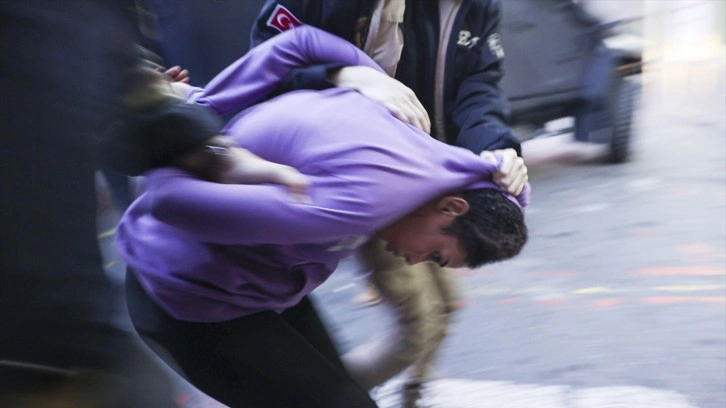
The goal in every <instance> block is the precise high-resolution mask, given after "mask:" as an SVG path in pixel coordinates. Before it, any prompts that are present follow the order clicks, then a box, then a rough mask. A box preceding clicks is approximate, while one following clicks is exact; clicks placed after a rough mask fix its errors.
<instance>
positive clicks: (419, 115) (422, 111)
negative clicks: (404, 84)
mask: <svg viewBox="0 0 726 408" xmlns="http://www.w3.org/2000/svg"><path fill="white" fill-rule="evenodd" d="M406 90H407V92H405V93H404V94H405V95H406V97H407V99H408V103H409V104H410V109H411V112H412V115H413V118H414V120H415V121H416V123H417V125H414V126H416V127H417V128H419V129H421V130H423V131H424V132H426V133H431V119H430V118H429V114H428V112H426V108H424V106H423V104H421V101H419V100H418V98H417V97H416V94H415V93H414V92H413V91H412V90H411V89H410V88H406Z"/></svg>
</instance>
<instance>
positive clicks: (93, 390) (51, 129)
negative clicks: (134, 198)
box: [0, 0, 177, 408]
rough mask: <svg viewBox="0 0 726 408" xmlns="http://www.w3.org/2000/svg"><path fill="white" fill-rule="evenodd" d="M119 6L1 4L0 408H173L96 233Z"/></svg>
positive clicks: (122, 29)
mask: <svg viewBox="0 0 726 408" xmlns="http://www.w3.org/2000/svg"><path fill="white" fill-rule="evenodd" d="M130 4H131V3H130V2H126V1H101V0H98V1H90V0H76V1H72V2H59V1H50V0H48V1H13V0H3V1H0V53H1V54H2V56H3V58H2V60H1V61H0V91H2V94H3V98H2V102H0V106H1V107H2V108H1V109H0V115H1V116H2V119H1V120H0V126H1V128H2V135H3V136H2V138H3V143H2V146H0V186H2V187H0V188H1V189H2V199H1V200H0V226H1V227H0V323H1V324H2V326H3V334H2V335H1V336H0V406H3V407H44V408H47V407H61V406H62V407H68V406H72V407H81V408H85V407H129V408H138V407H153V408H156V407H174V406H177V405H176V404H175V403H174V402H173V400H172V391H171V386H170V383H169V378H168V376H167V375H166V374H165V372H164V371H162V369H161V366H160V365H158V364H157V363H156V361H155V360H154V359H155V357H153V356H152V355H151V354H150V353H148V354H147V348H146V346H145V345H143V344H142V343H141V342H140V340H139V339H138V337H137V336H136V335H135V334H134V333H133V332H132V331H130V330H128V329H127V328H126V327H124V326H123V324H122V323H121V322H120V319H119V316H120V315H119V314H118V309H119V306H120V303H121V298H120V297H119V296H118V292H117V289H118V288H115V287H114V286H113V285H112V283H111V282H110V281H109V280H107V278H106V275H105V273H104V271H103V269H102V264H101V255H100V252H99V248H98V241H97V238H96V234H97V231H96V192H95V170H96V168H97V165H98V163H97V162H96V160H95V159H94V157H95V152H94V148H95V142H96V140H95V138H96V134H97V132H98V131H99V130H100V129H101V128H102V127H103V124H104V123H106V121H107V120H110V119H111V118H112V117H113V116H114V115H115V114H116V113H117V109H118V107H119V104H118V97H119V93H118V91H119V89H120V84H118V81H117V78H118V77H119V74H121V72H122V71H123V70H124V69H126V67H128V66H129V65H130V64H131V63H132V61H133V59H134V57H133V53H132V52H129V49H130V44H131V41H132V40H133V26H132V17H131V16H130V15H129V14H128V6H130ZM152 357H153V358H154V359H152Z"/></svg>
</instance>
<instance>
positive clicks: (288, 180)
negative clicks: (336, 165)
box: [215, 147, 310, 203]
mask: <svg viewBox="0 0 726 408" xmlns="http://www.w3.org/2000/svg"><path fill="white" fill-rule="evenodd" d="M228 152H229V155H228V156H226V157H224V159H225V160H226V162H227V165H226V166H223V170H222V171H220V173H219V174H218V175H217V176H216V177H215V178H216V180H215V181H217V182H220V183H227V184H262V183H273V184H280V185H283V186H287V187H288V188H289V189H290V192H291V193H292V196H293V198H294V199H295V200H296V201H299V202H304V203H307V202H310V198H309V197H308V195H307V188H308V186H309V185H310V180H308V178H307V176H305V175H304V174H302V173H300V172H299V171H297V170H296V169H294V168H292V167H290V166H286V165H284V164H279V163H274V162H271V161H268V160H265V159H263V158H261V157H259V156H257V155H255V154H253V153H252V152H250V151H249V150H247V149H242V148H239V147H232V148H230V149H228Z"/></svg>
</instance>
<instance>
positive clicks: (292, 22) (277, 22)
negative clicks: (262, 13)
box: [267, 4, 302, 32]
mask: <svg viewBox="0 0 726 408" xmlns="http://www.w3.org/2000/svg"><path fill="white" fill-rule="evenodd" d="M300 25H302V23H301V22H300V20H298V18H297V17H295V16H294V15H293V14H292V13H291V12H290V10H288V9H286V8H285V7H283V6H281V5H279V4H278V5H277V6H275V9H274V10H272V14H271V15H270V18H268V19H267V26H268V27H272V28H276V29H278V30H279V31H280V32H283V31H287V30H289V29H291V28H295V27H298V26H300Z"/></svg>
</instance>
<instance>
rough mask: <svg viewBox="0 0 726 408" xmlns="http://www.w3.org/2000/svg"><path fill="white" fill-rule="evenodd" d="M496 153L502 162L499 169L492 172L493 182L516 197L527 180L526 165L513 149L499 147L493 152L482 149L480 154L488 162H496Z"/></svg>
mask: <svg viewBox="0 0 726 408" xmlns="http://www.w3.org/2000/svg"><path fill="white" fill-rule="evenodd" d="M497 154H498V155H500V156H501V157H502V164H501V166H499V171H497V172H496V173H494V182H495V183H496V184H497V185H498V186H499V187H500V188H502V189H503V190H506V191H507V192H508V193H509V194H511V195H513V196H515V197H516V196H518V195H519V193H521V192H522V190H523V189H524V186H525V185H526V184H527V181H528V180H529V176H528V175H527V166H525V165H524V160H523V159H522V158H521V157H519V156H517V152H516V151H515V150H514V149H501V150H495V151H493V152H491V151H483V152H481V154H480V156H481V158H482V159H484V160H486V161H488V162H490V163H497V157H496V155H497Z"/></svg>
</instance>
